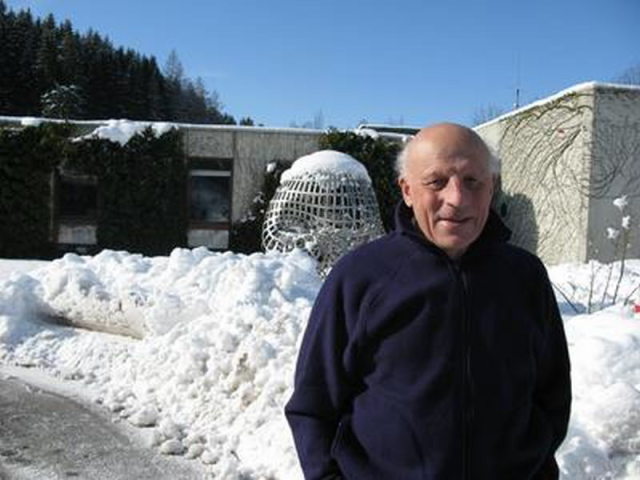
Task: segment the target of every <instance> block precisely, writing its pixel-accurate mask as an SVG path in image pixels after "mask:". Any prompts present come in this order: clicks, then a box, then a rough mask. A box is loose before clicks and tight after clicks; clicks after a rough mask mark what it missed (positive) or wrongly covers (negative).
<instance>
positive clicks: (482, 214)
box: [398, 123, 493, 259]
mask: <svg viewBox="0 0 640 480" xmlns="http://www.w3.org/2000/svg"><path fill="white" fill-rule="evenodd" d="M490 163H491V153H490V151H489V149H488V147H487V145H486V144H485V143H484V141H483V140H482V139H481V138H480V137H479V136H478V134H476V133H475V132H474V131H473V130H471V129H469V128H466V127H463V126H461V125H456V124H453V123H440V124H436V125H432V126H429V127H426V128H423V129H422V130H420V132H418V134H417V135H416V136H415V137H414V138H413V139H412V140H411V141H410V142H409V143H408V144H407V146H406V147H405V148H404V150H403V151H402V153H401V154H400V156H399V159H398V170H399V179H398V183H399V185H400V189H401V190H402V197H403V198H404V202H405V203H406V204H407V206H409V207H410V208H412V209H413V214H414V216H415V219H416V222H417V224H418V227H419V229H420V230H421V231H422V233H423V234H424V235H425V237H427V239H429V240H430V241H431V242H432V243H434V244H435V245H436V246H438V247H440V248H441V249H442V250H444V251H445V253H446V254H447V255H448V256H449V257H451V258H453V259H457V258H460V256H462V254H463V253H464V252H465V251H466V250H467V248H468V247H469V245H471V244H472V243H473V242H474V241H475V240H476V239H477V238H478V236H479V235H480V233H481V232H482V229H483V228H484V225H485V223H486V222H487V217H488V215H489V207H490V205H491V196H492V195H493V176H492V173H491V165H490Z"/></svg>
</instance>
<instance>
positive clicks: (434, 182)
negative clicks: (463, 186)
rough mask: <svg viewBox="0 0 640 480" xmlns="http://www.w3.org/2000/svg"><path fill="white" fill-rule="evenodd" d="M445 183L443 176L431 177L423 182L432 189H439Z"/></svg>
mask: <svg viewBox="0 0 640 480" xmlns="http://www.w3.org/2000/svg"><path fill="white" fill-rule="evenodd" d="M446 184H447V181H446V180H445V179H444V178H432V179H430V180H427V181H426V182H425V185H426V186H427V187H428V188H431V189H433V190H440V189H442V188H444V187H445V185H446Z"/></svg>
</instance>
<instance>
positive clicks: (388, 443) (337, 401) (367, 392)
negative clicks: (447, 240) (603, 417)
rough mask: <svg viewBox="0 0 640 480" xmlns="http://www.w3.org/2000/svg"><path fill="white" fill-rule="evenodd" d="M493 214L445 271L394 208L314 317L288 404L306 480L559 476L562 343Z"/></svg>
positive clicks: (530, 262)
mask: <svg viewBox="0 0 640 480" xmlns="http://www.w3.org/2000/svg"><path fill="white" fill-rule="evenodd" d="M508 238H509V232H508V230H507V229H506V227H504V225H503V224H502V223H501V222H500V220H499V219H498V218H497V217H496V216H495V215H493V214H491V215H490V217H489V221H488V222H487V225H486V226H485V229H484V231H483V233H482V234H481V236H480V237H479V238H478V240H476V241H475V242H474V243H473V244H472V245H471V246H470V247H469V249H468V250H467V252H466V253H465V254H464V255H463V257H462V258H461V259H460V261H459V262H453V261H452V260H451V259H449V257H447V255H446V254H445V253H444V252H443V251H441V250H440V249H438V248H437V247H435V246H434V245H433V244H431V243H430V242H428V241H427V240H425V238H424V237H423V236H422V235H421V234H420V233H419V232H418V231H417V230H416V229H415V228H414V226H413V222H412V213H411V210H410V209H408V208H407V207H405V206H404V204H402V203H401V204H400V205H399V206H398V209H397V211H396V230H395V231H394V232H393V233H390V234H389V235H387V236H385V237H383V238H382V239H380V240H377V241H374V242H371V243H369V244H367V245H364V246H362V247H360V248H358V249H356V250H355V251H353V252H351V253H349V254H347V255H346V256H345V257H344V258H343V259H341V260H340V261H339V262H338V264H337V265H336V266H335V267H334V269H333V270H332V272H331V274H330V275H329V277H328V278H327V280H326V281H325V283H324V285H323V287H322V289H321V291H320V293H319V295H318V298H317V300H316V303H315V306H314V308H313V311H312V313H311V317H310V319H309V323H308V326H307V330H306V332H305V336H304V339H303V342H302V347H301V350H300V355H299V358H298V365H297V369H296V378H295V389H294V393H293V395H292V397H291V399H290V400H289V402H288V404H287V406H286V410H285V413H286V416H287V419H288V421H289V424H290V426H291V429H292V432H293V436H294V440H295V444H296V448H297V451H298V455H299V458H300V461H301V465H302V468H303V471H304V474H305V477H306V478H308V479H331V478H334V479H336V478H346V479H402V480H411V479H431V480H456V479H460V480H472V479H473V480H502V479H504V480H527V479H536V480H538V479H540V480H541V479H545V480H546V479H553V478H557V466H556V464H555V460H554V458H553V455H554V452H555V450H556V449H557V447H558V446H559V445H560V443H561V442H562V439H563V438H564V436H565V433H566V429H567V424H568V421H569V410H570V403H571V387H570V377H569V370H570V368H569V358H568V352H567V345H566V340H565V335H564V330H563V326H562V320H561V318H560V315H559V312H558V308H557V305H556V301H555V298H554V295H553V291H552V289H551V286H550V283H549V280H548V278H547V274H546V271H545V269H544V266H543V265H542V263H541V262H540V261H539V260H538V259H537V257H535V256H533V255H531V254H529V253H527V252H525V251H524V250H521V249H519V248H517V247H514V246H511V245H509V244H507V243H506V242H507V240H508Z"/></svg>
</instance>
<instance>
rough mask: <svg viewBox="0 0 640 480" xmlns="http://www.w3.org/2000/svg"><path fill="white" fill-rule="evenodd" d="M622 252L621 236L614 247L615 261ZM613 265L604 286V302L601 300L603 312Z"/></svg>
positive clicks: (610, 265) (611, 264)
mask: <svg viewBox="0 0 640 480" xmlns="http://www.w3.org/2000/svg"><path fill="white" fill-rule="evenodd" d="M619 251H620V236H618V239H617V240H616V243H615V247H614V254H613V258H614V261H615V259H616V258H618V253H619ZM613 264H614V262H613V261H612V262H611V263H610V264H609V272H608V273H607V281H606V282H605V284H604V290H603V291H602V300H600V310H602V309H603V308H604V306H605V305H604V303H605V301H606V300H607V292H608V291H609V284H610V283H611V276H612V274H613ZM589 313H591V309H589Z"/></svg>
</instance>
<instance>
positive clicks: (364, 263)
mask: <svg viewBox="0 0 640 480" xmlns="http://www.w3.org/2000/svg"><path fill="white" fill-rule="evenodd" d="M410 254H411V251H410V245H409V244H408V243H407V242H406V241H405V240H404V239H403V238H402V236H401V235H399V234H398V233H396V232H392V233H389V234H387V235H384V236H383V237H380V238H378V239H376V240H373V241H371V242H368V243H365V244H364V245H360V246H358V247H357V248H355V249H353V250H351V251H349V252H348V253H346V254H345V255H344V256H343V257H342V258H340V260H339V261H338V262H337V263H336V264H335V265H334V267H333V269H332V270H331V276H333V277H345V278H349V279H351V281H365V282H366V281H369V282H370V281H375V280H380V279H383V278H384V277H387V276H389V275H392V274H393V272H394V271H396V270H397V269H398V268H399V266H400V264H401V263H402V262H403V260H404V259H405V258H406V257H407V256H408V255H410Z"/></svg>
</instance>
